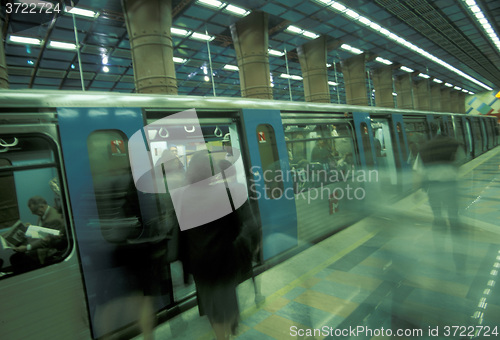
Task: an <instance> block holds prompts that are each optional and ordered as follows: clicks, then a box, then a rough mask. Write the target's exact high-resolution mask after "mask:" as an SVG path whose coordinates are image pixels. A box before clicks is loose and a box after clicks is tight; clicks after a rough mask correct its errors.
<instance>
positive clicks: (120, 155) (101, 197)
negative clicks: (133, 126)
mask: <svg viewBox="0 0 500 340" xmlns="http://www.w3.org/2000/svg"><path fill="white" fill-rule="evenodd" d="M87 151H88V155H89V161H90V171H91V174H92V181H93V184H94V193H95V197H96V205H97V212H98V214H99V219H100V220H101V223H104V221H107V220H118V219H123V220H122V221H123V223H125V219H127V221H130V222H132V220H133V219H134V218H135V219H139V215H140V212H139V211H138V210H137V209H138V201H137V191H136V189H135V187H134V183H133V179H132V172H131V169H130V162H129V157H128V139H127V137H126V136H125V135H124V134H123V133H122V132H121V131H118V130H98V131H94V132H92V133H91V134H90V135H89V137H88V139H87ZM101 231H103V230H102V229H101ZM108 236H109V237H115V236H116V237H119V235H111V236H110V235H107V234H105V235H104V237H105V238H106V237H108Z"/></svg>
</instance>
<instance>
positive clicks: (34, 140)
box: [0, 132, 74, 279]
mask: <svg viewBox="0 0 500 340" xmlns="http://www.w3.org/2000/svg"><path fill="white" fill-rule="evenodd" d="M9 138H15V139H17V142H16V145H14V146H12V147H8V148H7V149H10V150H6V151H4V152H2V154H1V155H0V157H1V158H2V159H4V160H7V161H8V162H9V163H10V165H4V166H0V173H7V176H11V177H12V178H13V180H14V182H13V183H14V191H15V193H16V197H15V200H16V202H17V206H16V207H17V210H18V220H17V222H15V223H14V224H13V225H11V226H8V227H2V240H1V241H2V242H1V243H2V245H1V250H2V252H4V251H7V252H8V251H10V250H9V249H12V250H11V251H12V252H14V250H13V248H14V245H13V244H11V243H9V242H7V241H6V240H5V238H4V237H6V235H7V233H8V232H12V231H13V228H14V227H16V228H20V229H19V230H22V233H24V234H25V237H23V238H24V241H23V243H20V245H25V246H26V248H27V249H26V251H22V252H16V253H11V254H10V256H9V255H8V254H9V253H7V256H9V262H8V265H6V262H5V261H4V263H3V265H2V268H1V271H2V275H1V276H0V279H3V278H7V277H11V276H16V275H19V274H23V273H27V272H31V271H34V270H38V269H41V268H44V267H46V266H51V265H54V264H57V263H60V262H63V261H65V260H66V259H67V257H68V256H69V255H70V254H71V252H72V249H73V247H74V237H73V233H72V228H71V223H70V214H69V211H68V205H69V198H68V197H67V195H66V190H65V184H64V177H63V175H62V165H61V162H60V159H61V153H60V149H59V147H58V143H57V141H55V140H54V139H53V138H52V137H51V136H49V135H47V134H44V133H33V132H29V133H26V132H24V133H9V134H4V135H2V139H9ZM42 141H43V143H42ZM23 143H26V144H27V145H23ZM44 143H45V144H44ZM26 146H35V147H34V148H29V149H23V148H25V147H26ZM41 150H45V151H46V154H45V155H42V156H41V153H40V151H41ZM9 151H14V152H15V154H13V153H11V154H10V155H14V156H13V157H12V156H11V157H7V156H8V155H9ZM34 155H36V156H39V157H35V156H34ZM14 159H16V161H15V162H13V160H14ZM16 163H17V164H16ZM33 171H36V173H34V172H33ZM44 172H45V173H44ZM9 173H10V174H9ZM35 175H36V176H35ZM40 176H41V177H43V178H45V180H46V181H47V182H45V183H46V186H44V185H42V184H38V183H44V182H43V181H39V179H37V177H40ZM23 177H24V178H25V179H24V180H22V178H23ZM26 179H30V180H31V179H32V180H33V181H36V182H35V183H37V184H34V183H32V185H30V191H34V190H38V192H36V193H35V192H33V193H31V194H27V195H26V194H22V195H19V194H20V193H25V192H26V191H27V190H25V189H23V188H20V186H19V182H22V183H23V186H24V187H26V186H27V185H26V183H27V180H26ZM35 188H36V189H35ZM28 197H29V199H27V198H28ZM22 199H24V200H26V199H27V200H26V202H21V201H20V200H22ZM32 199H34V201H32ZM36 201H38V202H39V203H42V202H44V204H47V206H48V207H51V208H52V209H53V210H51V212H49V210H48V209H49V208H47V209H46V210H45V214H44V215H43V216H45V215H46V214H47V212H49V213H50V214H52V215H54V213H53V212H52V211H55V212H57V213H58V214H59V215H60V222H61V223H62V224H63V228H61V229H60V230H59V233H58V234H56V233H55V232H51V231H50V230H47V232H49V234H52V235H55V236H46V237H49V238H50V239H51V240H53V241H54V242H56V243H57V241H58V239H57V237H58V236H57V235H61V230H64V239H61V240H62V243H59V245H62V248H57V249H56V248H54V247H51V248H43V246H42V247H41V248H39V247H37V248H36V249H33V250H29V248H28V244H31V245H33V244H37V245H40V243H36V241H35V243H33V242H30V238H31V239H36V238H41V237H42V236H43V235H46V233H45V234H43V233H44V232H45V231H46V230H45V229H43V228H48V229H53V228H51V227H48V226H46V227H43V225H40V226H38V225H37V224H38V222H40V221H41V220H40V218H41V217H42V215H38V213H37V214H35V212H34V211H33V210H30V209H33V208H32V207H28V203H29V202H36ZM45 202H46V203H45ZM33 215H34V216H37V215H38V217H37V221H38V222H36V223H30V222H27V221H30V220H31V219H32V218H33V217H32V216H33ZM52 224H53V225H52V226H55V224H54V223H52ZM56 224H57V225H58V226H59V225H60V224H59V223H56ZM31 225H33V226H34V227H35V228H32V229H34V230H35V232H34V231H33V230H30V228H29V227H30V226H31ZM37 227H42V228H41V229H39V228H37ZM37 229H38V232H36V230H37ZM19 235H21V234H19ZM45 249H46V251H42V252H40V251H39V250H45ZM18 254H19V255H21V254H23V255H24V254H25V256H26V257H31V258H33V259H35V262H33V261H28V262H26V261H24V260H23V259H22V258H21V256H19V258H16V259H15V260H16V262H17V261H19V260H20V261H21V262H17V264H13V263H11V262H10V260H11V259H13V258H12V256H14V255H18ZM40 254H42V256H40ZM2 259H3V260H4V254H2ZM36 259H38V261H36ZM27 265H28V266H27ZM16 266H20V267H18V268H16ZM22 266H24V268H23V267H22Z"/></svg>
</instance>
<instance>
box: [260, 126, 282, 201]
mask: <svg viewBox="0 0 500 340" xmlns="http://www.w3.org/2000/svg"><path fill="white" fill-rule="evenodd" d="M257 140H258V142H259V154H260V161H261V164H262V172H263V174H264V180H265V182H266V183H265V184H266V191H267V196H268V197H269V198H271V199H277V198H280V197H281V196H282V195H283V177H282V175H280V174H282V170H281V165H280V159H279V156H278V147H277V144H276V136H275V133H274V129H273V127H272V126H271V125H269V124H260V125H259V126H257Z"/></svg>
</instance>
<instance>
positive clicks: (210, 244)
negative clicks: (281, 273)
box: [176, 150, 246, 339]
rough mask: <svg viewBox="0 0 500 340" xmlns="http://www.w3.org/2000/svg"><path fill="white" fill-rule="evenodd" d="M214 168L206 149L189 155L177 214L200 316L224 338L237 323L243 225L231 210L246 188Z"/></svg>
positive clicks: (233, 330)
mask: <svg viewBox="0 0 500 340" xmlns="http://www.w3.org/2000/svg"><path fill="white" fill-rule="evenodd" d="M217 165H218V164H213V163H212V159H211V157H210V155H209V152H208V150H202V151H198V152H196V153H195V154H193V157H192V158H191V160H190V162H189V165H188V169H187V172H186V177H187V182H188V186H186V187H185V190H184V191H183V192H182V194H181V198H180V202H179V203H180V204H179V205H178V207H179V208H177V207H176V212H177V217H178V219H179V225H180V226H181V230H183V231H181V235H182V236H181V237H182V238H184V240H185V243H184V245H185V246H186V248H187V249H185V251H183V252H182V253H183V254H184V256H185V257H186V258H185V261H187V262H188V268H189V269H190V270H191V272H192V274H193V278H194V281H195V284H196V290H197V294H198V308H199V311H200V315H207V317H208V320H209V321H210V324H211V325H212V328H213V330H214V332H215V336H216V338H217V339H228V338H229V337H230V335H231V333H233V334H234V333H235V332H236V326H237V323H238V320H239V306H238V300H237V296H236V286H237V285H238V281H239V278H240V268H239V267H240V264H239V260H238V258H239V257H240V256H239V252H238V249H237V243H238V241H237V240H238V237H239V235H240V234H241V230H242V227H243V222H242V220H241V219H240V218H239V215H238V212H237V211H235V209H234V207H236V208H238V207H239V206H241V204H236V201H237V200H238V199H239V198H241V197H242V196H243V195H242V194H244V199H245V200H246V187H245V186H243V188H240V189H238V188H236V187H233V188H232V186H231V185H228V184H227V182H226V181H225V180H221V176H220V175H219V174H220V172H221V170H220V169H219V167H218V166H217ZM233 189H236V190H233ZM242 190H244V191H243V192H242ZM230 197H232V199H229V198H230ZM243 202H244V201H243ZM179 210H180V211H179Z"/></svg>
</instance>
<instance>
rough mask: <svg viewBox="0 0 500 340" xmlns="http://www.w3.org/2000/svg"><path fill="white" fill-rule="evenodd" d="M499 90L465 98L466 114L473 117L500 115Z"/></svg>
mask: <svg viewBox="0 0 500 340" xmlns="http://www.w3.org/2000/svg"><path fill="white" fill-rule="evenodd" d="M497 93H498V91H497V90H493V91H490V92H483V93H478V94H475V95H472V96H467V97H466V98H465V113H467V114H472V115H497V116H498V115H500V98H496V97H495V95H496V94H497Z"/></svg>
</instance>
